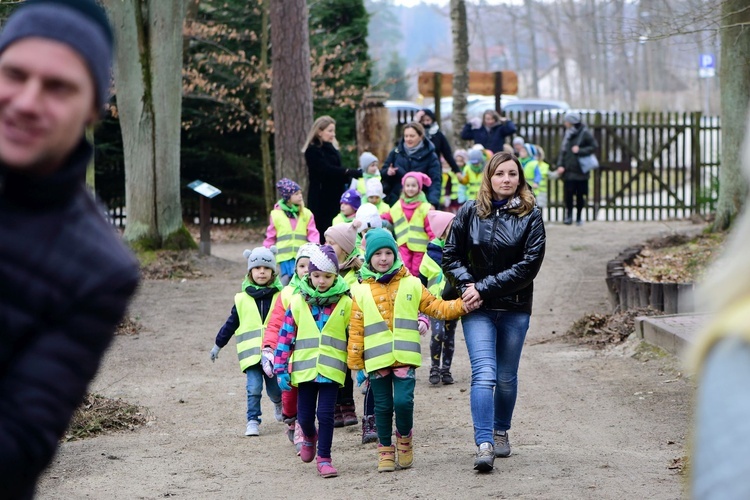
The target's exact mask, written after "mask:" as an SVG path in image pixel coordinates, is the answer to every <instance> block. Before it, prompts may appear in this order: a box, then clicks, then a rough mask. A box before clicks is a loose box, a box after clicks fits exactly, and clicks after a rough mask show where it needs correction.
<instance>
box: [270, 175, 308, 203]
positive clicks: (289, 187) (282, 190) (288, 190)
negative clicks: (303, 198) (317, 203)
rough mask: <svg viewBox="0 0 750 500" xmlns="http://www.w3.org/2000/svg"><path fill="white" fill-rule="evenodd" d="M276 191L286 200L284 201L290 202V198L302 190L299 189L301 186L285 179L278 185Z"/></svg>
mask: <svg viewBox="0 0 750 500" xmlns="http://www.w3.org/2000/svg"><path fill="white" fill-rule="evenodd" d="M276 189H277V190H278V191H279V194H280V195H281V197H282V198H283V199H284V201H289V198H291V197H292V195H293V194H294V193H296V192H297V191H300V190H301V189H302V188H301V187H299V184H297V183H296V182H294V181H293V180H291V179H287V178H286V177H284V178H283V179H281V180H280V181H279V182H277V183H276Z"/></svg>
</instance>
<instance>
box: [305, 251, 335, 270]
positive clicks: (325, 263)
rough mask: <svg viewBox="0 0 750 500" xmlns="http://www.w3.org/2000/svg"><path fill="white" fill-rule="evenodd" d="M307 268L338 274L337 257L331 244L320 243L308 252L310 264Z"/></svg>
mask: <svg viewBox="0 0 750 500" xmlns="http://www.w3.org/2000/svg"><path fill="white" fill-rule="evenodd" d="M308 270H309V271H310V272H311V273H312V272H313V271H320V272H323V273H333V274H338V272H339V259H338V258H337V257H336V251H335V250H334V249H333V247H332V246H331V245H322V246H320V247H318V248H316V249H315V250H313V251H312V252H310V265H309V267H308Z"/></svg>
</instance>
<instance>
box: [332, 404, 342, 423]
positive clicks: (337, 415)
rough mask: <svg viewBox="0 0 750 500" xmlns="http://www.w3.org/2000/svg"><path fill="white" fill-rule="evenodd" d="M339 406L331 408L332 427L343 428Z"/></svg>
mask: <svg viewBox="0 0 750 500" xmlns="http://www.w3.org/2000/svg"><path fill="white" fill-rule="evenodd" d="M341 408H342V407H341V405H338V404H337V405H336V406H334V407H333V426H334V427H343V426H344V413H343V412H342V411H341Z"/></svg>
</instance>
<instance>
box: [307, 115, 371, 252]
mask: <svg viewBox="0 0 750 500" xmlns="http://www.w3.org/2000/svg"><path fill="white" fill-rule="evenodd" d="M302 151H303V152H304V153H305V161H306V162H307V172H308V174H309V175H310V189H309V191H308V194H307V208H309V209H310V211H311V212H312V213H313V214H315V222H316V226H317V228H318V231H320V235H321V236H320V237H321V243H324V242H325V241H322V239H323V234H325V232H326V229H328V228H329V227H331V222H332V221H333V218H334V217H336V215H337V214H338V213H339V211H340V210H341V205H340V203H339V200H340V199H341V195H342V194H343V192H344V191H345V190H346V187H347V186H348V185H349V183H350V182H351V180H352V179H354V178H359V177H362V171H361V170H358V169H353V168H345V167H344V166H343V165H342V164H341V155H340V154H339V143H338V142H337V141H336V121H335V120H334V119H333V118H331V117H330V116H321V117H320V118H318V119H317V120H315V123H313V126H312V128H311V129H310V132H309V133H308V134H307V140H306V141H305V145H304V147H303V148H302Z"/></svg>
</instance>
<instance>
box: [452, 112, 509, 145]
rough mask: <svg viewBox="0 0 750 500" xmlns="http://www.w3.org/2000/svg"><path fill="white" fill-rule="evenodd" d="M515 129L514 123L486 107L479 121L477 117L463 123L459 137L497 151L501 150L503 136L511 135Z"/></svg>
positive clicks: (503, 141)
mask: <svg viewBox="0 0 750 500" xmlns="http://www.w3.org/2000/svg"><path fill="white" fill-rule="evenodd" d="M515 131H516V125H515V124H514V123H513V122H512V121H510V120H509V119H508V118H505V117H501V116H500V114H499V113H498V112H497V111H495V110H494V109H488V110H486V111H485V112H484V113H482V120H481V121H480V120H479V118H473V119H472V120H471V121H470V122H469V123H467V124H466V125H464V128H463V130H461V139H463V140H465V141H474V144H481V145H482V146H484V149H489V150H490V151H492V152H493V153H499V152H500V151H502V150H503V144H505V138H506V137H508V136H511V135H513V134H514V133H515Z"/></svg>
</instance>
